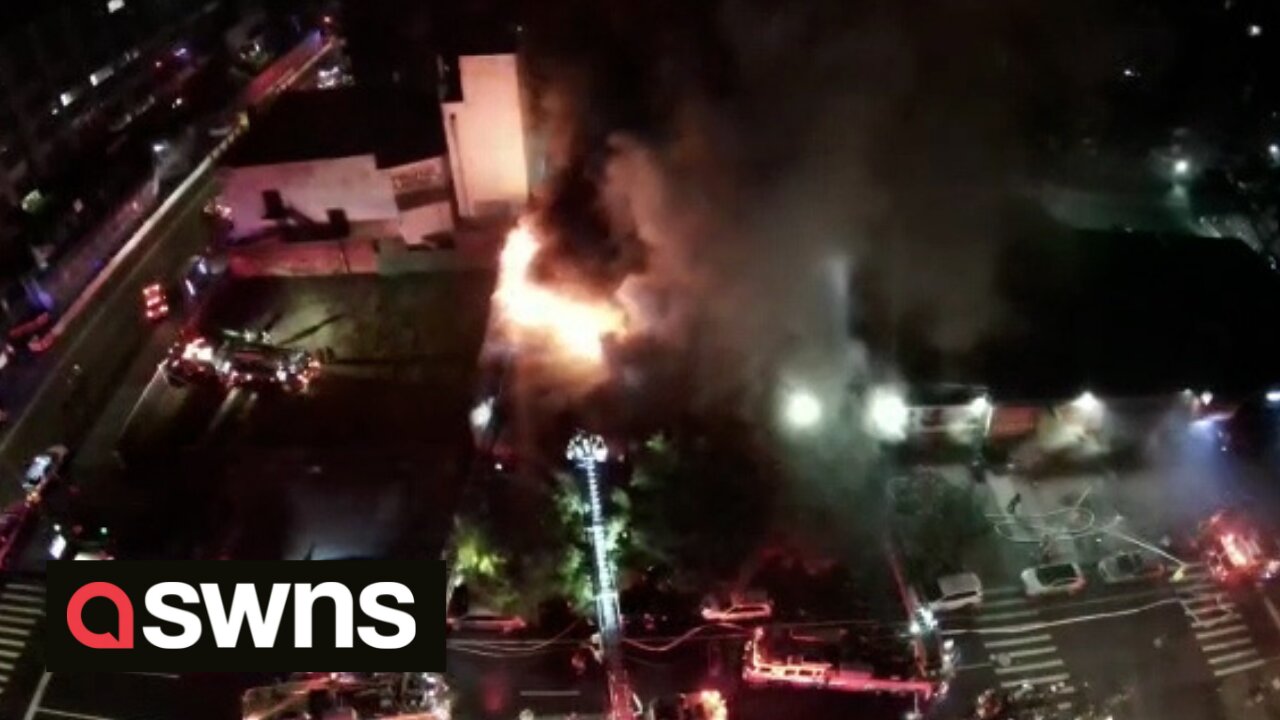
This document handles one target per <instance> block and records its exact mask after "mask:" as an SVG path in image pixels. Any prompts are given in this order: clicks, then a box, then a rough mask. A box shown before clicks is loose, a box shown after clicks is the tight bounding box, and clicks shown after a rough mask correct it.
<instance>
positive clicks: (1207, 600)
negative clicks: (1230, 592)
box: [1182, 595, 1235, 608]
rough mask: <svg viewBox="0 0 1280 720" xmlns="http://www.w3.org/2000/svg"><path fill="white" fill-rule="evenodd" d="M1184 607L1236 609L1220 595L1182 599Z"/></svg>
mask: <svg viewBox="0 0 1280 720" xmlns="http://www.w3.org/2000/svg"><path fill="white" fill-rule="evenodd" d="M1182 604H1183V605H1215V606H1217V607H1222V608H1226V607H1235V604H1234V603H1232V602H1231V601H1230V600H1224V599H1222V597H1221V596H1220V595H1197V596H1195V597H1191V598H1182Z"/></svg>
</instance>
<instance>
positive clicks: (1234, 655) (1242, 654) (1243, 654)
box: [1209, 648, 1258, 665]
mask: <svg viewBox="0 0 1280 720" xmlns="http://www.w3.org/2000/svg"><path fill="white" fill-rule="evenodd" d="M1257 654H1258V651H1257V650H1255V649H1253V648H1246V649H1244V650H1237V651H1236V652H1231V653H1227V654H1226V655H1216V656H1214V657H1211V658H1209V664H1210V665H1221V664H1222V663H1224V662H1230V661H1232V660H1239V659H1241V658H1247V657H1249V656H1250V655H1257Z"/></svg>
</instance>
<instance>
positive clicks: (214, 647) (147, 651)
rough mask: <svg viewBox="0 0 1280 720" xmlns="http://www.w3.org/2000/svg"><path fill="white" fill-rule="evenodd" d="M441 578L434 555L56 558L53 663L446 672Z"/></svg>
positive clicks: (94, 668) (100, 668) (51, 589)
mask: <svg viewBox="0 0 1280 720" xmlns="http://www.w3.org/2000/svg"><path fill="white" fill-rule="evenodd" d="M443 588H444V564H443V563H441V562H438V561H437V562H410V561H398V560H387V561H383V560H351V561H346V560H343V561H317V562H307V561H282V562H127V561H110V562H95V563H89V562H75V561H58V562H53V563H50V565H49V582H48V591H47V594H46V597H47V602H48V606H47V608H46V615H47V616H48V617H49V619H50V626H49V636H48V666H49V669H51V670H54V671H68V672H110V671H118V670H124V671H137V672H174V671H179V672H183V671H187V672H216V671H232V670H250V671H285V670H296V669H298V668H302V667H338V666H341V667H346V668H349V669H352V670H360V671H399V670H404V669H406V668H413V669H414V670H421V671H426V672H439V671H443V670H444V591H443Z"/></svg>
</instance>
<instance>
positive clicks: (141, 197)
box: [40, 177, 160, 312]
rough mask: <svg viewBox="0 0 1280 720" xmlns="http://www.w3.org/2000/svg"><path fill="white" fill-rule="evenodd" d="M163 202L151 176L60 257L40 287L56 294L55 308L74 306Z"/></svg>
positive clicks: (54, 295)
mask: <svg viewBox="0 0 1280 720" xmlns="http://www.w3.org/2000/svg"><path fill="white" fill-rule="evenodd" d="M159 204H160V185H159V183H157V182H156V179H155V177H151V178H149V179H148V180H146V181H145V182H143V183H142V184H141V185H140V186H139V187H138V189H136V190H135V191H134V192H133V194H132V195H130V196H129V197H128V198H126V199H125V200H124V201H123V202H122V203H121V206H120V207H119V208H118V209H117V210H116V211H115V213H114V214H113V215H111V217H108V218H107V219H106V220H104V221H103V222H102V224H100V225H99V226H98V227H96V228H94V229H93V230H92V231H90V232H89V234H88V235H86V236H85V237H83V238H81V239H80V240H79V241H78V242H76V243H75V245H74V247H72V248H71V249H70V250H69V251H68V252H67V253H66V254H64V255H63V256H62V257H59V258H58V259H57V260H56V261H55V263H54V264H53V267H52V268H51V269H50V271H49V273H48V274H47V275H46V276H44V277H43V278H40V287H41V288H43V289H44V290H45V292H47V293H49V295H51V296H52V297H53V304H54V307H55V308H57V309H58V310H59V311H60V312H61V311H64V310H66V308H68V307H70V305H71V304H72V303H74V302H75V300H76V298H77V297H79V296H80V293H82V292H84V289H85V288H86V287H88V286H89V283H90V282H92V281H93V278H94V276H96V275H97V274H98V273H99V272H100V271H101V270H102V268H103V267H105V266H106V264H107V261H108V260H110V259H111V257H112V256H113V255H115V254H116V252H117V251H119V250H120V248H121V247H122V246H123V245H124V243H125V241H127V240H128V239H129V236H130V235H132V234H133V231H134V230H135V229H136V228H137V227H138V226H139V225H140V224H141V223H142V221H143V220H144V219H145V218H146V217H147V216H149V215H150V214H151V212H152V211H153V210H154V209H155V208H156V206H157V205H159Z"/></svg>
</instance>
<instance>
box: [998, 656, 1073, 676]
mask: <svg viewBox="0 0 1280 720" xmlns="http://www.w3.org/2000/svg"><path fill="white" fill-rule="evenodd" d="M1064 665H1066V663H1065V662H1063V661H1062V660H1060V659H1057V658H1055V659H1053V660H1045V661H1044V662H1038V663H1027V664H1026V665H1014V666H1010V667H998V668H996V669H995V670H996V673H997V674H999V675H1010V674H1012V673H1020V672H1032V671H1034V670H1048V669H1049V668H1056V667H1063V666H1064ZM1063 677H1065V675H1064V676H1063Z"/></svg>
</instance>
